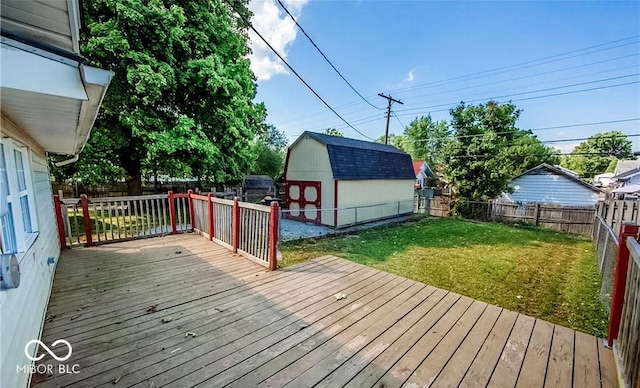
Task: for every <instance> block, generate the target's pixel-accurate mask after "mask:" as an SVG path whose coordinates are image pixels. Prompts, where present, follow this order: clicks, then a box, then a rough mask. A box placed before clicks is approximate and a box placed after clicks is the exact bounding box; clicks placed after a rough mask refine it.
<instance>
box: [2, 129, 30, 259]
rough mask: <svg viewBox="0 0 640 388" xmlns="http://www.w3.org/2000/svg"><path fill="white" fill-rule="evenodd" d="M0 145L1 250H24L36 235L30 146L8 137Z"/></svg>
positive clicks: (9, 251) (6, 251) (16, 251)
mask: <svg viewBox="0 0 640 388" xmlns="http://www.w3.org/2000/svg"><path fill="white" fill-rule="evenodd" d="M0 146H1V148H0V151H1V152H0V180H1V181H2V182H1V184H0V190H1V193H0V200H1V201H2V206H1V209H0V211H1V214H0V215H1V216H0V222H1V223H2V239H1V244H0V245H1V248H2V253H18V252H24V251H26V250H27V249H28V248H29V246H30V245H31V244H32V243H33V240H34V239H35V237H36V235H37V221H36V217H35V209H34V207H35V201H34V197H33V184H32V180H31V171H30V166H31V164H30V162H29V150H28V149H27V148H26V147H24V146H22V145H20V144H19V143H16V142H14V141H13V140H11V139H6V138H5V139H2V143H1V145H0Z"/></svg>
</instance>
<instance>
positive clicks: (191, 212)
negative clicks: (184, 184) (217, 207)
mask: <svg viewBox="0 0 640 388" xmlns="http://www.w3.org/2000/svg"><path fill="white" fill-rule="evenodd" d="M192 195H193V190H187V199H188V201H189V220H190V221H191V231H192V232H193V230H194V229H195V228H196V218H195V211H194V209H193V197H192ZM203 226H204V225H203Z"/></svg>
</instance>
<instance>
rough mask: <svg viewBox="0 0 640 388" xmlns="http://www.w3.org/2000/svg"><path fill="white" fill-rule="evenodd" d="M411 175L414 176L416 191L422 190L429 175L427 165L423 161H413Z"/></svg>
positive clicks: (429, 170) (429, 171)
mask: <svg viewBox="0 0 640 388" xmlns="http://www.w3.org/2000/svg"><path fill="white" fill-rule="evenodd" d="M413 173H414V174H415V175H416V189H424V188H425V187H427V178H428V177H429V174H431V169H430V168H429V165H428V164H427V162H425V161H424V160H415V161H414V162H413Z"/></svg>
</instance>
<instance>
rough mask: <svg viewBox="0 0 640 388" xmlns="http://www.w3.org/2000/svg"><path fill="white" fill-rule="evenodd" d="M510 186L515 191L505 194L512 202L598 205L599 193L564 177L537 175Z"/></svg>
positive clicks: (517, 181)
mask: <svg viewBox="0 0 640 388" xmlns="http://www.w3.org/2000/svg"><path fill="white" fill-rule="evenodd" d="M509 186H511V187H513V188H514V189H515V191H514V192H513V193H511V194H504V195H503V198H505V199H507V200H509V201H512V202H523V203H526V202H539V203H548V204H558V205H565V206H588V205H595V204H597V203H598V195H599V194H598V192H596V191H594V190H591V189H589V188H587V187H585V186H583V185H581V184H580V183H578V182H575V181H573V180H571V179H569V178H567V177H564V176H562V175H557V174H553V173H551V172H548V173H537V174H528V175H523V176H521V177H519V178H516V179H514V180H513V181H512V182H511V183H510V184H509Z"/></svg>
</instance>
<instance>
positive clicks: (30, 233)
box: [0, 0, 113, 387]
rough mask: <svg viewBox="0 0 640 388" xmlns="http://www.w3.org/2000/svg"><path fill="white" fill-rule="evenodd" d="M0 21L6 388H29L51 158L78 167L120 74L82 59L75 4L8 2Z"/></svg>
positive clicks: (41, 302) (44, 286) (50, 218)
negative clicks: (15, 278) (14, 266)
mask: <svg viewBox="0 0 640 388" xmlns="http://www.w3.org/2000/svg"><path fill="white" fill-rule="evenodd" d="M0 14H1V23H2V43H1V48H0V50H1V51H0V85H1V88H0V96H1V99H2V107H1V128H0V129H1V131H0V132H1V134H2V145H1V150H0V164H1V166H0V183H1V184H0V192H1V194H0V200H1V202H2V206H1V207H0V209H1V213H2V214H1V218H0V223H1V224H2V233H1V239H0V248H1V250H2V260H3V262H4V263H7V262H9V263H10V262H11V261H12V258H13V257H15V260H16V261H17V263H18V264H19V272H20V277H19V279H20V280H19V284H15V283H14V284H5V283H8V282H7V280H8V278H7V269H8V268H10V267H8V266H6V265H3V268H2V271H3V274H2V275H3V276H2V283H3V288H4V287H15V286H16V285H17V288H9V289H3V290H2V291H0V317H1V319H0V344H2V346H0V360H1V366H0V379H1V380H0V386H2V387H24V386H27V384H28V382H29V378H30V374H29V370H28V369H27V368H25V369H23V370H18V368H19V367H24V366H27V367H28V366H30V365H31V363H32V362H31V360H30V359H29V358H28V357H27V354H26V353H27V351H26V350H25V345H27V343H28V342H29V341H31V340H38V339H39V338H40V333H41V329H42V325H43V323H44V318H45V317H44V315H45V311H46V307H47V302H48V298H49V293H50V291H51V284H52V281H53V274H54V272H55V268H56V264H57V263H58V258H59V257H60V248H61V247H60V243H59V238H58V230H57V227H56V222H55V219H56V217H55V211H54V205H53V199H52V193H51V185H50V177H49V170H48V165H47V154H62V155H69V157H70V158H71V159H70V161H74V160H75V159H76V158H77V155H78V154H79V153H80V152H81V151H82V149H83V147H84V145H85V143H86V141H87V139H88V138H89V133H90V130H91V127H92V126H93V123H94V121H95V118H96V116H97V114H98V109H99V107H100V104H101V101H102V98H103V97H104V95H105V93H106V88H107V85H108V84H109V82H110V80H111V77H112V75H113V74H112V73H111V72H108V71H104V70H100V69H96V68H93V67H90V66H87V60H86V59H84V58H82V57H81V56H80V53H79V49H78V47H79V41H78V40H79V25H78V23H79V20H80V9H79V1H78V0H47V1H29V0H3V1H2V3H1V10H0ZM14 274H15V272H14ZM47 345H48V346H51V344H47ZM27 350H28V353H29V354H30V357H33V356H35V351H36V347H35V345H31V346H30V347H29V348H28V349H27Z"/></svg>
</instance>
